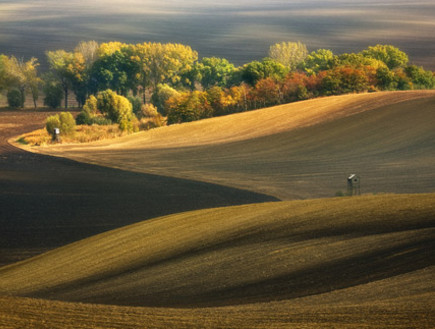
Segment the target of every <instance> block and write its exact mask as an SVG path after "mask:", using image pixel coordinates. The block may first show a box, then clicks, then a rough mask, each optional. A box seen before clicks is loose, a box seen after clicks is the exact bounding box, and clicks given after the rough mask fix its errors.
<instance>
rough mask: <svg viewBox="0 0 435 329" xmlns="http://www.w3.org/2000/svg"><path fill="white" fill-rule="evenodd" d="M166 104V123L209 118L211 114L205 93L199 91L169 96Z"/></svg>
mask: <svg viewBox="0 0 435 329" xmlns="http://www.w3.org/2000/svg"><path fill="white" fill-rule="evenodd" d="M167 104H168V124H174V123H181V122H190V121H195V120H200V119H204V118H209V117H211V116H212V115H213V110H212V108H211V106H210V104H209V102H208V99H207V94H206V93H205V92H201V91H192V92H184V93H181V94H180V95H178V96H174V97H171V98H170V99H169V100H168V102H167Z"/></svg>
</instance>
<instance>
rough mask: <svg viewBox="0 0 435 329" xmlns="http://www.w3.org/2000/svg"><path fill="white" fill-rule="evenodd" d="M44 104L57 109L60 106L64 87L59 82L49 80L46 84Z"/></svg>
mask: <svg viewBox="0 0 435 329" xmlns="http://www.w3.org/2000/svg"><path fill="white" fill-rule="evenodd" d="M44 94H45V97H44V105H46V106H48V107H50V108H52V109H56V108H58V107H60V104H61V102H62V99H63V90H62V87H61V86H60V85H59V84H57V83H52V82H48V83H46V84H45V86H44Z"/></svg>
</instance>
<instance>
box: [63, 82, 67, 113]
mask: <svg viewBox="0 0 435 329" xmlns="http://www.w3.org/2000/svg"><path fill="white" fill-rule="evenodd" d="M63 92H64V93H65V110H66V109H68V87H63Z"/></svg>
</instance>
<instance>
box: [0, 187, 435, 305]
mask: <svg viewBox="0 0 435 329" xmlns="http://www.w3.org/2000/svg"><path fill="white" fill-rule="evenodd" d="M434 197H435V195H434V194H425V195H397V196H394V195H386V196H370V197H360V198H341V199H340V198H339V199H319V200H310V201H290V202H280V203H265V204H254V205H245V206H237V207H228V208H216V209H210V210H201V211H196V212H188V213H182V214H177V215H172V216H168V217H162V218H158V219H155V220H149V221H145V222H141V223H138V224H133V225H131V226H128V227H125V228H120V229H117V230H114V231H110V232H107V233H103V234H100V235H97V236H94V237H92V238H89V239H85V240H82V241H80V242H77V243H73V244H71V245H68V246H65V247H63V248H60V249H56V250H53V251H50V252H48V253H46V254H43V255H41V256H37V257H34V258H31V259H29V260H26V261H23V262H20V263H17V264H14V265H10V266H6V267H3V268H1V269H0V292H1V293H3V294H11V295H21V296H30V297H44V298H55V299H60V300H69V301H85V302H97V303H108V304H120V305H141V306H201V305H203V306H212V305H232V304H246V303H254V302H267V301H271V300H283V299H290V298H297V297H305V296H309V295H316V294H321V293H325V292H329V291H332V290H337V289H344V288H348V287H352V286H356V285H359V284H366V283H369V282H372V281H376V280H382V279H385V278H390V277H393V276H396V275H400V274H404V273H408V272H412V271H416V270H420V269H423V268H427V267H429V266H431V265H434V264H433V260H434V258H433V257H430V256H431V254H432V251H433V247H434V237H435V233H434V228H433V225H434V222H435V206H434V203H433V200H434ZM432 256H433V254H432ZM425 284H426V283H425ZM387 297H388V296H386V295H385V294H384V295H383V298H387Z"/></svg>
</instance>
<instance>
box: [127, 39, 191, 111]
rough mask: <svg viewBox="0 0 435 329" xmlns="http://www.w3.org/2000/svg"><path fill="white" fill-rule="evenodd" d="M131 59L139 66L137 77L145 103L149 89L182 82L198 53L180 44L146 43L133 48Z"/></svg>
mask: <svg viewBox="0 0 435 329" xmlns="http://www.w3.org/2000/svg"><path fill="white" fill-rule="evenodd" d="M132 58H133V59H134V60H135V61H136V62H137V63H138V65H139V72H138V75H137V77H138V83H139V85H140V86H141V88H142V96H143V101H144V103H145V102H146V97H145V95H146V91H147V90H148V89H149V88H151V89H152V90H155V89H156V88H157V86H158V85H159V84H162V83H168V84H171V85H176V84H177V83H181V82H183V81H182V78H183V76H184V77H186V76H187V75H186V73H187V72H189V71H190V70H191V69H192V65H193V63H194V62H195V61H196V60H197V59H198V53H197V52H196V51H193V50H192V48H190V47H189V46H185V45H182V44H173V43H167V44H162V43H153V42H146V43H142V44H137V45H136V46H135V51H134V56H132ZM184 83H185V84H188V82H186V81H184Z"/></svg>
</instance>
